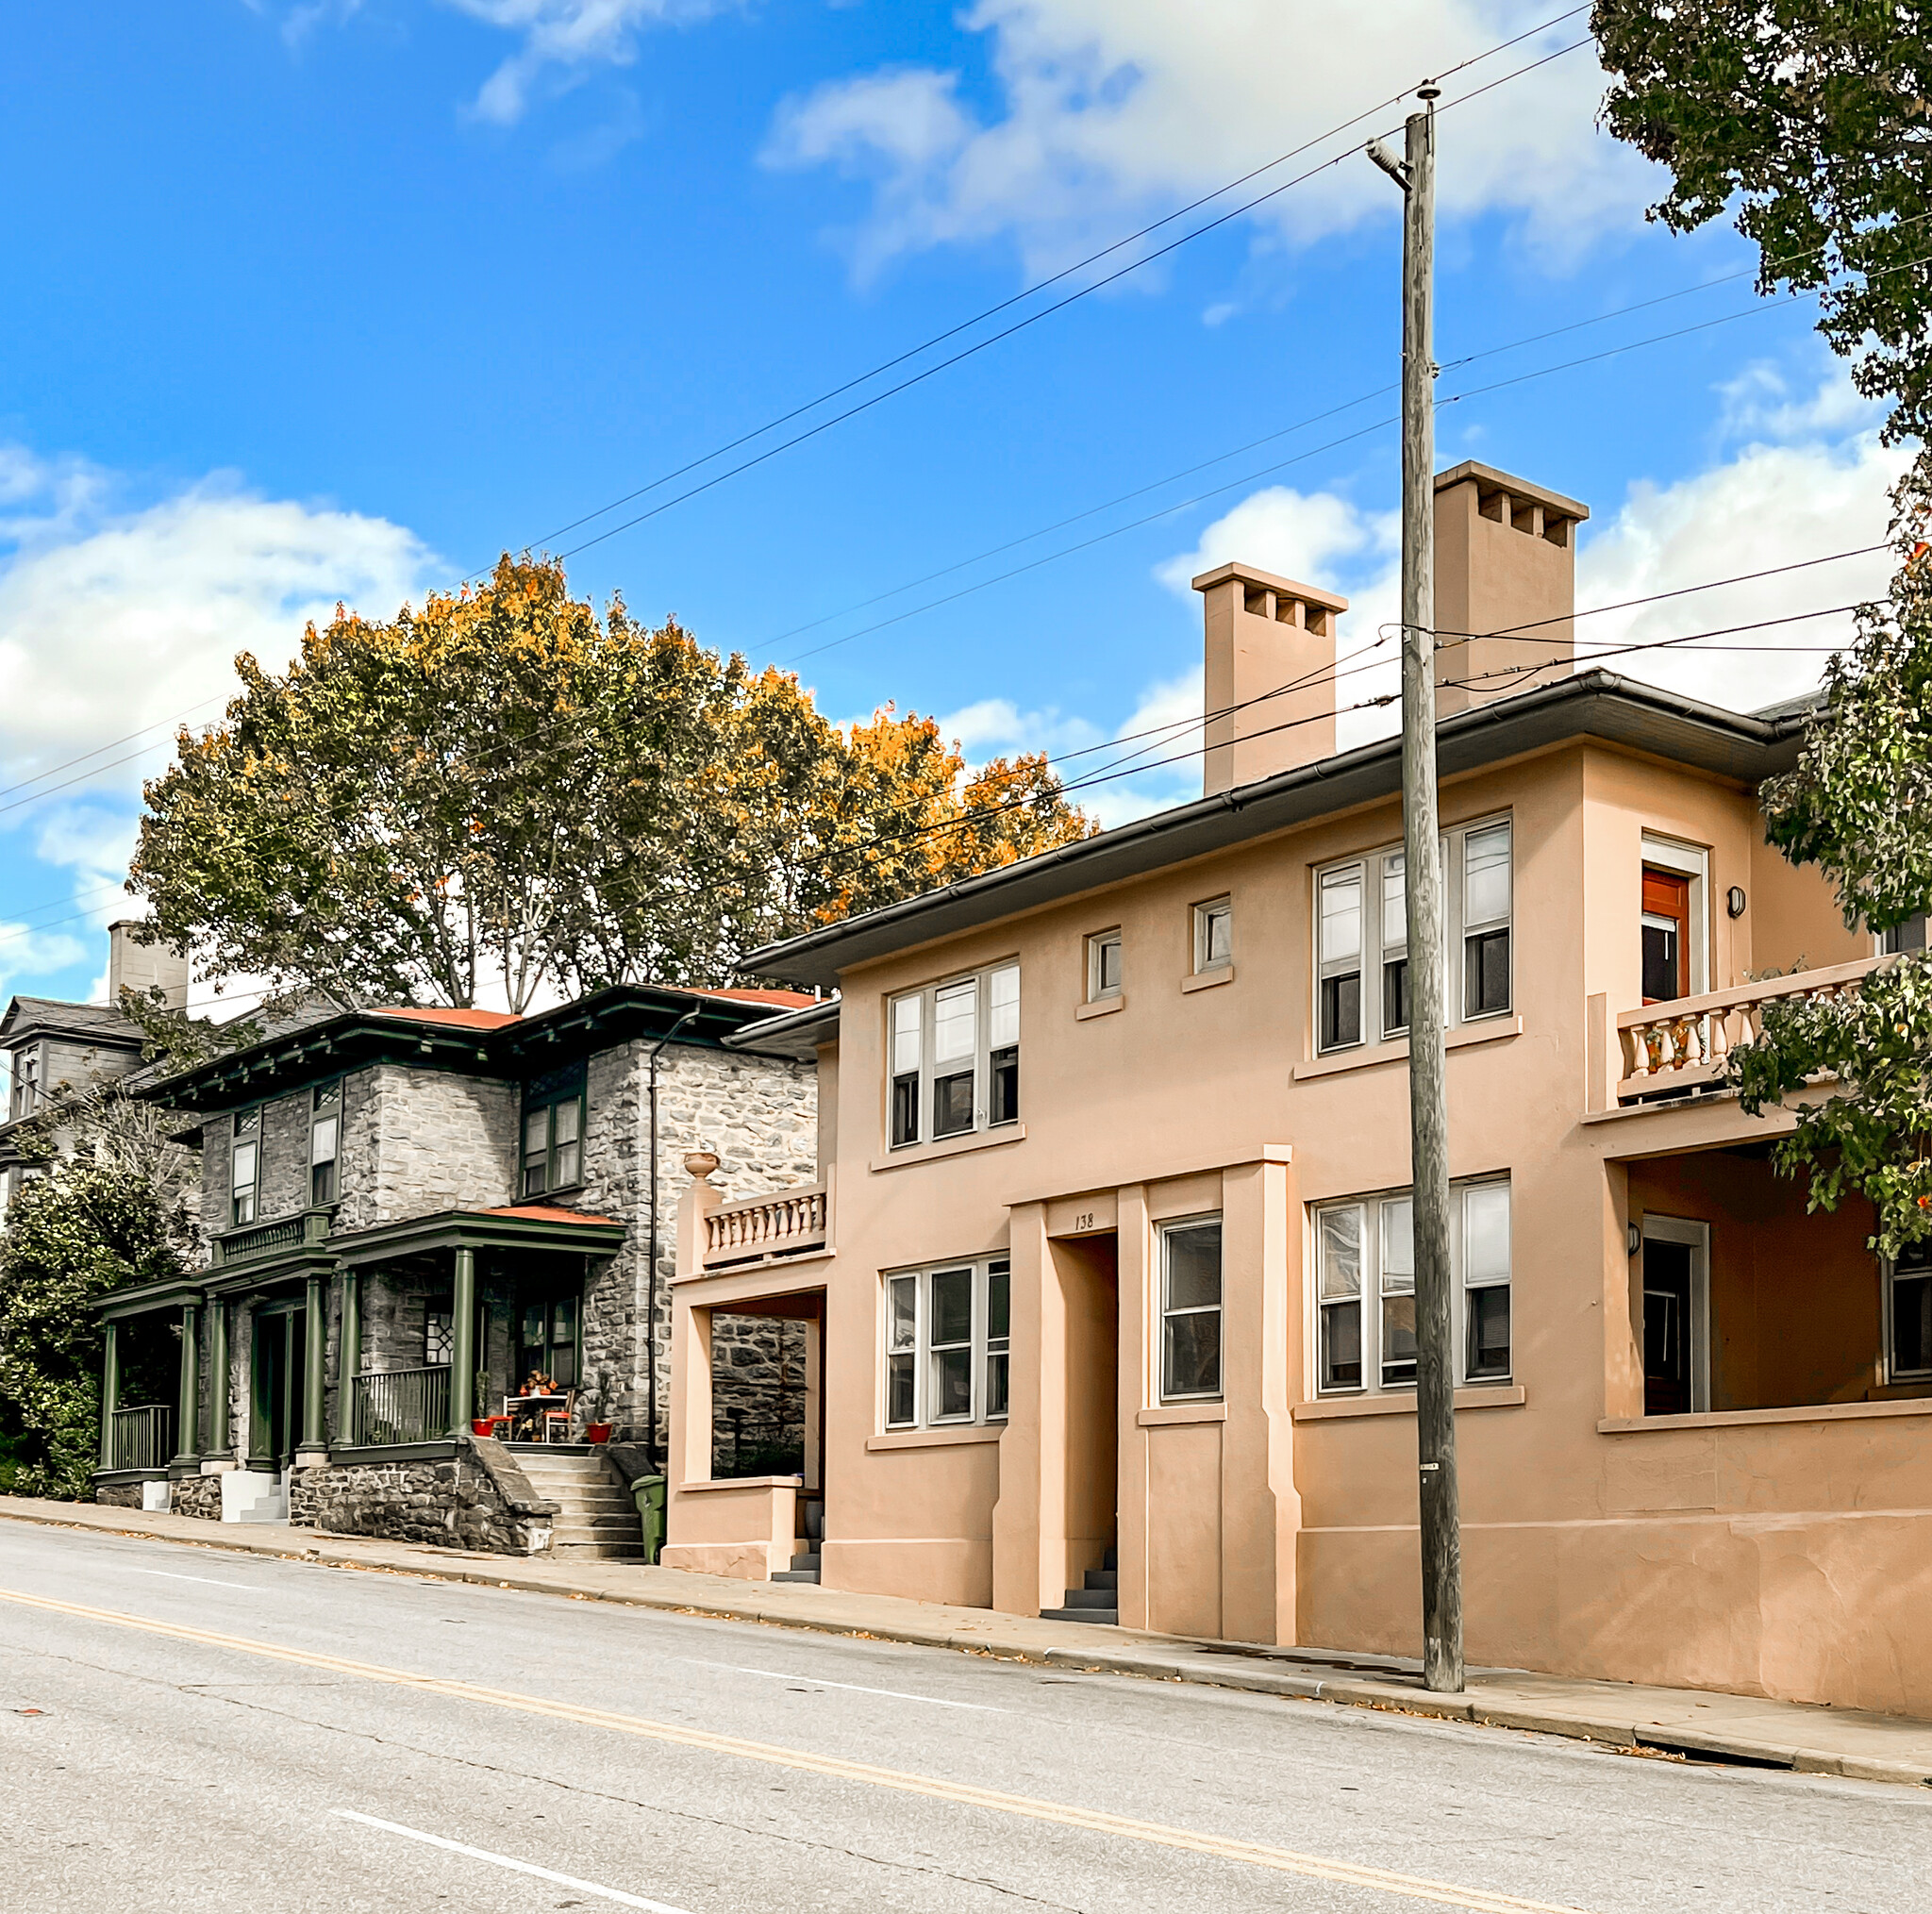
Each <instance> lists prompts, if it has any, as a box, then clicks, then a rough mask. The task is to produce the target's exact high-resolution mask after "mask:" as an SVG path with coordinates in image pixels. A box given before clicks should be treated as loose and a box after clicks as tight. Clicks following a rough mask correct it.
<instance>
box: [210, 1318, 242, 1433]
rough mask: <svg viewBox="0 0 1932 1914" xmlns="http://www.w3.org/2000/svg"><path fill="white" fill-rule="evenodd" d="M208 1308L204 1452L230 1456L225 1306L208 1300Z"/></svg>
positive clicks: (228, 1379) (229, 1378)
mask: <svg viewBox="0 0 1932 1914" xmlns="http://www.w3.org/2000/svg"><path fill="white" fill-rule="evenodd" d="M230 1381H231V1377H230V1376H229V1374H228V1306H227V1304H225V1303H223V1302H219V1301H217V1302H211V1303H210V1304H209V1305H208V1454H209V1455H210V1456H225V1457H232V1456H233V1455H234V1451H235V1436H234V1431H233V1430H232V1429H231V1428H230V1427H229V1424H228V1388H229V1384H230Z"/></svg>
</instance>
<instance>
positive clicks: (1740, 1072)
mask: <svg viewBox="0 0 1932 1914" xmlns="http://www.w3.org/2000/svg"><path fill="white" fill-rule="evenodd" d="M1927 557H1928V555H1927V554H1926V553H1925V551H1924V548H1923V547H1919V548H1918V549H1917V552H1916V555H1915V556H1914V557H1912V558H1909V559H1908V560H1907V563H1906V564H1905V565H1904V566H1903V567H1902V568H1901V570H1900V572H1899V574H1898V575H1897V577H1896V579H1895V580H1894V582H1893V586H1892V602H1891V605H1890V607H1875V606H1874V607H1866V608H1865V609H1864V611H1863V612H1861V613H1860V616H1859V625H1858V638H1857V643H1856V645H1855V646H1854V647H1853V649H1852V651H1851V652H1850V654H1849V655H1846V656H1842V657H1833V658H1832V659H1831V660H1830V661H1829V663H1828V664H1827V665H1826V668H1825V677H1824V706H1823V707H1822V709H1821V710H1820V711H1819V713H1818V714H1817V716H1816V717H1815V719H1814V720H1813V721H1812V723H1811V724H1810V725H1809V727H1808V729H1807V735H1806V739H1805V743H1804V747H1803V751H1802V753H1801V755H1800V757H1799V759H1798V762H1797V763H1796V764H1795V765H1794V766H1793V767H1792V769H1791V770H1790V772H1788V773H1786V774H1785V775H1784V776H1782V777H1778V778H1774V779H1772V780H1770V781H1769V782H1767V783H1766V784H1765V786H1764V787H1763V789H1762V791H1761V792H1760V801H1761V803H1762V805H1763V807H1764V814H1765V820H1766V830H1767V834H1768V836H1769V837H1770V839H1771V841H1772V842H1773V843H1774V844H1775V845H1777V846H1778V848H1779V849H1780V850H1782V851H1783V852H1784V854H1785V856H1786V857H1790V859H1791V860H1792V861H1793V862H1794V863H1800V864H1815V865H1817V866H1818V867H1819V869H1820V870H1821V871H1823V872H1824V874H1826V875H1827V876H1829V877H1830V878H1831V879H1832V880H1833V881H1834V882H1835V883H1836V884H1837V886H1838V890H1839V897H1840V903H1841V904H1842V906H1843V908H1844V914H1845V922H1846V923H1847V924H1853V925H1856V924H1858V923H1860V922H1861V921H1862V922H1863V923H1865V924H1870V925H1871V926H1872V927H1873V928H1874V929H1878V930H1885V929H1889V928H1890V927H1891V926H1892V925H1894V924H1902V923H1903V922H1904V921H1905V920H1906V919H1907V918H1908V917H1910V916H1912V915H1913V914H1914V913H1915V912H1917V911H1921V910H1924V908H1925V907H1926V906H1927V903H1928V901H1932V565H1928V562H1927ZM1732 1071H1733V1075H1734V1079H1735V1081H1736V1082H1737V1085H1738V1088H1739V1090H1740V1099H1741V1102H1742V1105H1743V1107H1744V1108H1745V1109H1746V1110H1747V1111H1748V1112H1750V1113H1751V1114H1752V1115H1754V1116H1755V1115H1757V1114H1760V1113H1761V1112H1762V1111H1764V1110H1767V1109H1771V1108H1774V1107H1776V1106H1777V1105H1778V1104H1779V1103H1780V1101H1782V1100H1784V1099H1785V1098H1787V1097H1788V1096H1789V1097H1790V1105H1789V1107H1790V1109H1791V1111H1792V1114H1793V1115H1794V1117H1795V1121H1796V1125H1797V1126H1796V1128H1795V1130H1794V1131H1793V1132H1792V1133H1791V1134H1790V1136H1789V1137H1785V1138H1781V1139H1780V1140H1778V1141H1777V1142H1775V1143H1774V1145H1773V1154H1774V1161H1775V1162H1776V1163H1777V1165H1778V1167H1779V1168H1780V1169H1781V1170H1783V1171H1784V1172H1785V1173H1787V1174H1790V1175H1804V1176H1807V1178H1808V1179H1809V1184H1810V1201H1811V1205H1812V1207H1814V1208H1824V1209H1836V1208H1837V1207H1838V1205H1839V1203H1840V1201H1841V1200H1842V1198H1843V1197H1844V1195H1845V1193H1846V1192H1847V1191H1848V1190H1856V1191H1857V1192H1858V1193H1860V1194H1862V1195H1864V1196H1866V1197H1868V1198H1870V1200H1871V1201H1872V1203H1873V1205H1874V1207H1875V1208H1876V1210H1877V1216H1878V1228H1877V1232H1876V1235H1875V1237H1874V1246H1875V1247H1876V1248H1878V1249H1879V1250H1880V1252H1881V1253H1882V1254H1884V1255H1886V1256H1895V1255H1896V1254H1897V1253H1898V1251H1899V1248H1900V1246H1901V1245H1903V1244H1905V1243H1908V1242H1917V1241H1920V1240H1923V1239H1924V1238H1926V1237H1928V1236H1932V958H1928V957H1926V956H1925V955H1924V954H1923V953H1907V954H1903V955H1901V956H1899V957H1895V958H1894V959H1893V960H1892V961H1891V962H1890V964H1888V965H1886V966H1885V967H1884V968H1883V969H1881V970H1879V971H1877V972H1875V973H1874V974H1872V975H1871V976H1868V977H1867V978H1866V979H1865V980H1864V982H1863V984H1862V985H1861V986H1860V988H1859V989H1858V990H1857V991H1856V992H1851V993H1848V994H1845V995H1841V996H1837V997H1828V998H1823V999H1811V1000H1806V999H1798V1000H1793V1001H1791V1002H1790V1003H1786V1004H1782V1005H1773V1006H1771V1007H1768V1008H1767V1010H1766V1012H1765V1017H1764V1030H1763V1034H1762V1036H1761V1038H1760V1039H1759V1040H1757V1041H1756V1042H1754V1043H1750V1044H1746V1045H1741V1046H1740V1048H1739V1049H1738V1050H1737V1051H1736V1052H1735V1053H1734V1054H1733V1059H1732Z"/></svg>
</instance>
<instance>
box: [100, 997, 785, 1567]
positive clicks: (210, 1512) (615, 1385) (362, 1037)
mask: <svg viewBox="0 0 1932 1914" xmlns="http://www.w3.org/2000/svg"><path fill="white" fill-rule="evenodd" d="M810 1003H811V1000H810V999H809V998H803V997H800V996H798V995H796V994H795V993H792V992H788V991H759V990H747V991H708V990H673V989H660V988H657V987H649V986H636V987H633V986H620V987H617V988H613V989H610V990H601V991H598V992H595V993H593V994H592V995H590V996H587V997H584V998H581V999H578V1000H576V1001H575V1002H572V1003H568V1004H565V1005H562V1006H560V1007H558V1008H556V1009H553V1010H549V1011H546V1012H543V1013H541V1015H535V1016H526V1017H513V1016H508V1015H505V1014H501V1013H497V1012H492V1011H484V1010H440V1009H428V1010H414V1009H378V1010H370V1011H358V1012H350V1013H345V1014H337V1015H331V1016H328V1017H326V1018H324V1019H322V1020H320V1021H312V1022H308V1023H305V1024H299V1025H297V1026H296V1027H294V1028H291V1029H286V1030H282V1031H280V1032H277V1033H275V1034H273V1035H271V1036H269V1037H267V1038H265V1039H264V1040H261V1041H259V1042H258V1043H256V1044H253V1045H251V1046H250V1047H248V1048H245V1049H242V1050H238V1051H234V1052H231V1053H228V1054H225V1055H224V1056H221V1057H217V1058H214V1059H212V1060H210V1061H208V1062H207V1063H205V1064H202V1065H200V1066H198V1067H195V1068H192V1069H189V1070H183V1071H179V1072H176V1073H175V1074H172V1075H168V1076H165V1077H163V1078H161V1079H160V1080H159V1081H158V1082H154V1083H152V1084H148V1085H146V1086H144V1088H143V1089H142V1092H141V1093H142V1094H143V1095H145V1096H147V1097H149V1098H150V1099H152V1100H153V1101H154V1102H156V1103H157V1104H159V1105H162V1106H164V1107H167V1108H170V1109H172V1110H175V1111H178V1112H180V1113H181V1114H182V1116H183V1118H184V1121H185V1127H184V1129H183V1130H182V1132H181V1138H182V1140H184V1141H190V1142H192V1143H193V1144H194V1145H195V1146H196V1147H197V1148H198V1150H199V1152H200V1160H201V1184H200V1203H201V1223H202V1229H203V1233H204V1236H205V1238H206V1240H207V1243H208V1257H207V1262H206V1265H205V1266H204V1267H202V1268H200V1269H197V1270H194V1271H192V1273H189V1274H188V1275H186V1276H184V1277H183V1278H181V1279H180V1280H178V1281H170V1282H164V1283H157V1284H149V1285H145V1286H142V1287H138V1288H130V1289H127V1290H120V1291H117V1292H115V1293H114V1294H113V1295H112V1296H111V1297H109V1298H108V1301H107V1302H106V1304H105V1305H104V1306H103V1308H102V1314H103V1318H104V1324H105V1328H106V1332H107V1345H108V1347H107V1356H106V1373H105V1389H106V1399H105V1403H104V1415H103V1435H102V1451H101V1468H100V1472H99V1473H98V1475H97V1478H96V1493H97V1495H98V1496H99V1498H100V1499H101V1500H104V1501H112V1502H121V1503H140V1504H142V1506H171V1507H174V1508H175V1509H177V1510H180V1511H181V1512H184V1513H189V1514H197V1515H205V1516H208V1517H210V1518H225V1519H228V1520H251V1519H253V1520H277V1519H284V1518H285V1517H286V1519H289V1520H292V1521H294V1522H296V1523H305V1522H306V1523H317V1524H321V1525H324V1526H328V1527H334V1528H348V1529H352V1530H356V1531H359V1532H363V1533H374V1534H385V1535H391V1536H395V1537H397V1538H399V1539H417V1540H436V1541H442V1542H448V1543H464V1544H467V1545H471V1546H484V1547H492V1548H500V1549H506V1550H513V1551H518V1552H523V1551H527V1550H531V1549H535V1548H541V1547H544V1546H547V1545H548V1544H549V1540H550V1537H551V1530H552V1528H553V1527H557V1528H558V1533H561V1532H562V1528H561V1525H558V1524H554V1523H552V1522H551V1520H550V1518H551V1517H553V1516H555V1515H556V1513H557V1508H556V1497H555V1496H554V1495H552V1494H550V1493H548V1492H539V1490H538V1488H537V1487H533V1480H534V1478H535V1476H536V1475H537V1474H538V1473H540V1472H539V1471H538V1470H537V1468H536V1467H535V1466H532V1468H531V1469H530V1471H529V1473H527V1474H526V1473H525V1470H524V1468H523V1466H522V1464H521V1463H520V1462H519V1455H520V1454H521V1445H520V1444H517V1443H506V1442H503V1441H499V1440H496V1438H497V1437H498V1436H501V1435H505V1434H508V1433H509V1432H510V1429H511V1428H512V1426H514V1428H515V1430H516V1433H518V1434H525V1433H541V1434H542V1435H543V1436H544V1437H545V1438H546V1439H549V1440H546V1441H545V1443H544V1444H543V1445H542V1446H543V1447H544V1449H545V1451H546V1453H545V1455H544V1456H542V1457H541V1458H530V1457H527V1456H526V1457H525V1460H529V1461H533V1463H534V1461H541V1463H542V1464H543V1465H544V1467H545V1469H547V1468H548V1467H549V1465H550V1464H552V1463H553V1462H555V1461H556V1459H557V1456H556V1454H555V1453H553V1452H558V1451H560V1450H569V1449H572V1448H578V1449H581V1448H582V1446H583V1444H582V1439H583V1438H584V1436H585V1433H586V1430H587V1428H589V1427H590V1426H591V1425H592V1424H599V1425H603V1426H602V1427H600V1429H599V1434H600V1437H601V1436H602V1435H603V1433H604V1430H605V1429H606V1428H608V1431H609V1433H610V1434H611V1435H613V1436H615V1438H616V1439H617V1440H619V1441H620V1442H624V1441H626V1440H628V1441H630V1442H633V1443H635V1444H636V1445H638V1455H637V1460H638V1465H639V1466H640V1467H643V1466H647V1464H648V1462H649V1460H650V1458H651V1457H652V1456H654V1455H655V1454H657V1453H659V1452H661V1448H662V1442H663V1430H664V1428H665V1426H666V1423H667V1415H668V1405H667V1402H666V1398H665V1392H664V1375H665V1373H666V1366H667V1364H668V1359H669V1334H670V1331H669V1310H668V1307H666V1305H665V1302H664V1293H663V1282H664V1278H665V1277H666V1275H667V1274H668V1272H669V1267H670V1264H669V1261H668V1257H669V1254H670V1238H671V1230H672V1219H673V1217H674V1215H675V1206H676V1203H677V1200H678V1198H679V1196H680V1194H681V1192H682V1190H683V1189H684V1187H685V1186H686V1184H687V1183H688V1182H689V1180H690V1174H689V1172H687V1170H686V1169H685V1167H684V1158H685V1157H686V1156H687V1155H690V1154H691V1153H693V1152H694V1151H697V1150H700V1149H702V1150H705V1151H708V1152H709V1153H710V1154H711V1155H712V1156H715V1157H718V1158H720V1159H722V1161H723V1163H724V1166H725V1168H724V1170H723V1172H722V1174H723V1175H724V1177H726V1178H727V1179H739V1178H741V1179H743V1180H744V1181H745V1183H746V1186H747V1187H758V1186H763V1185H771V1184H776V1185H778V1186H780V1187H782V1186H784V1185H786V1184H788V1183H797V1184H809V1183H811V1182H812V1181H813V1180H814V1179H815V1178H816V1176H817V1173H818V1137H817V1095H816V1088H817V1087H816V1080H815V1075H814V1073H813V1071H812V1069H811V1067H810V1065H809V1064H808V1063H805V1062H800V1061H799V1060H797V1059H796V1058H795V1057H793V1056H791V1055H789V1054H785V1053H783V1052H782V1051H781V1052H780V1053H779V1054H775V1055H768V1054H763V1053H761V1051H760V1050H759V1049H758V1048H757V1047H755V1046H754V1045H752V1044H750V1043H748V1042H747V1041H746V1039H747V1037H748V1036H749V1034H750V1033H752V1032H753V1031H754V1030H755V1029H756V1027H757V1026H758V1025H759V1024H763V1023H766V1022H769V1021H770V1020H772V1018H773V1017H774V1012H784V1011H793V1010H796V1009H798V1008H800V1007H805V1006H808V1005H809V1004H810ZM788 1333H789V1334H790V1336H791V1340H793V1341H795V1340H797V1332H796V1331H795V1330H794V1331H790V1332H788V1331H786V1330H783V1329H774V1328H772V1327H769V1326H766V1325H757V1324H748V1325H745V1328H744V1331H743V1334H742V1335H741V1337H740V1339H739V1341H738V1345H737V1346H736V1347H734V1348H727V1349H725V1350H724V1352H722V1353H723V1356H724V1365H723V1366H724V1372H725V1373H724V1392H723V1398H722V1399H723V1400H724V1402H725V1403H726V1404H727V1405H728V1406H735V1407H736V1408H737V1409H738V1410H739V1411H740V1414H741V1420H742V1419H747V1418H748V1419H750V1420H751V1421H752V1422H753V1423H755V1424H757V1423H765V1422H771V1421H773V1420H774V1419H777V1421H778V1423H779V1427H778V1428H777V1430H776V1431H775V1433H774V1437H773V1440H774V1441H777V1442H780V1443H782V1442H783V1440H785V1431H784V1428H783V1425H782V1423H783V1417H784V1415H785V1413H786V1410H785V1399H784V1395H783V1391H782V1389H781V1388H778V1387H774V1385H778V1384H782V1381H783V1379H784V1378H785V1376H786V1375H787V1373H789V1372H791V1371H796V1370H797V1369H798V1367H799V1363H800V1357H799V1356H797V1355H796V1353H795V1352H794V1353H791V1354H790V1355H788V1348H787V1336H788ZM533 1371H538V1372H541V1373H543V1374H544V1375H546V1376H548V1377H550V1378H551V1379H553V1380H554V1382H555V1385H556V1390H557V1393H558V1396H559V1397H561V1398H564V1399H565V1400H564V1402H563V1403H562V1404H561V1405H560V1406H559V1409H558V1420H557V1421H554V1422H552V1423H546V1424H545V1425H544V1426H543V1427H542V1428H541V1431H538V1430H534V1429H526V1428H525V1426H524V1424H523V1423H522V1421H521V1420H519V1422H518V1423H515V1424H511V1423H506V1422H505V1421H503V1420H501V1419H502V1417H503V1415H504V1412H505V1410H506V1408H507V1407H508V1403H507V1399H508V1398H509V1397H511V1396H512V1395H513V1394H514V1392H515V1391H516V1390H517V1388H518V1385H519V1383H520V1381H521V1380H522V1379H523V1378H525V1376H527V1375H528V1374H530V1373H531V1372H533ZM164 1372H168V1373H170V1379H171V1380H172V1381H173V1383H174V1384H175V1387H174V1389H173V1390H172V1391H171V1392H163V1391H160V1390H156V1389H155V1388H154V1386H153V1378H155V1377H156V1376H157V1375H158V1374H160V1373H164ZM136 1377H139V1378H142V1388H141V1390H140V1391H139V1392H144V1393H146V1394H149V1395H152V1396H154V1397H155V1398H156V1399H155V1400H148V1401H140V1400H130V1399H129V1394H128V1390H126V1388H125V1387H124V1382H125V1380H128V1379H132V1378H136ZM733 1390H736V1394H735V1395H734V1393H733ZM795 1393H796V1392H795V1391H794V1394H795ZM170 1394H171V1395H172V1399H170ZM485 1418H498V1420H497V1421H496V1422H495V1423H494V1425H493V1427H491V1430H490V1432H489V1433H488V1434H487V1435H483V1436H480V1437H479V1435H478V1434H477V1433H476V1428H477V1426H480V1425H481V1424H482V1422H483V1419H485ZM794 1420H795V1417H794ZM793 1440H794V1443H795V1441H796V1440H798V1438H797V1437H796V1434H795V1432H794V1435H793ZM733 1446H735V1445H733V1444H731V1443H729V1442H727V1444H726V1453H725V1454H724V1455H722V1456H721V1458H720V1460H721V1464H723V1465H724V1466H727V1467H728V1466H730V1465H731V1462H732V1460H733V1456H732V1455H731V1453H730V1450H731V1448H732V1447H733ZM591 1459H592V1460H595V1459H596V1458H591ZM579 1473H580V1474H581V1475H582V1476H583V1478H584V1481H585V1482H586V1483H588V1484H589V1485H590V1487H591V1489H593V1490H597V1492H598V1493H600V1494H601V1493H603V1491H604V1490H605V1489H606V1488H608V1489H609V1490H611V1491H612V1492H614V1491H615V1489H616V1488H617V1487H618V1486H619V1485H616V1484H611V1483H608V1482H607V1481H606V1480H605V1472H604V1471H603V1470H602V1466H601V1463H599V1465H598V1467H597V1468H595V1469H590V1470H587V1471H580V1472H579ZM627 1507H628V1505H627V1504H625V1508H626V1509H627ZM629 1539H630V1540H632V1541H633V1542H634V1541H635V1539H636V1524H635V1521H634V1520H632V1521H631V1522H630V1525H629ZM587 1545H588V1544H587Z"/></svg>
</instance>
